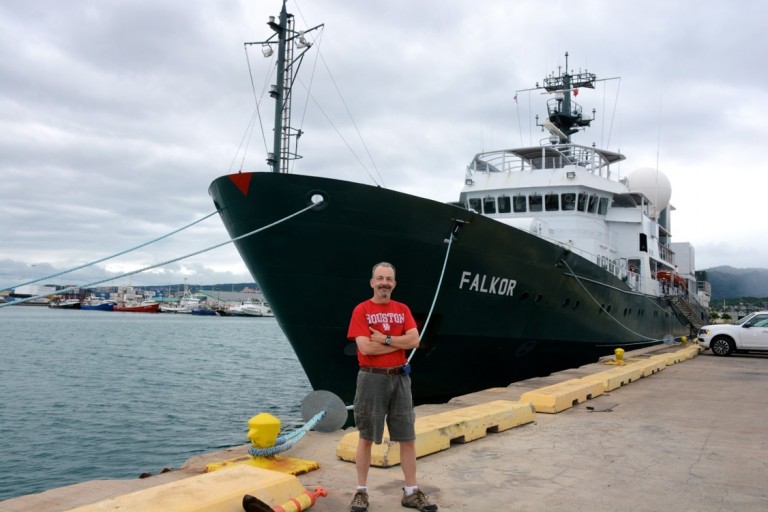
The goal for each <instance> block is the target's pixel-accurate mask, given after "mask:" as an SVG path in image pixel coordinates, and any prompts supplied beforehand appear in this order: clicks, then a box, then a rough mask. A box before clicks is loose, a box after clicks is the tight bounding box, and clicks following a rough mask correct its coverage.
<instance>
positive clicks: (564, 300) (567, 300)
mask: <svg viewBox="0 0 768 512" xmlns="http://www.w3.org/2000/svg"><path fill="white" fill-rule="evenodd" d="M570 302H571V299H569V298H568V297H566V298H565V299H563V303H562V304H561V306H562V307H566V306H567V305H568V304H569V303H570Z"/></svg>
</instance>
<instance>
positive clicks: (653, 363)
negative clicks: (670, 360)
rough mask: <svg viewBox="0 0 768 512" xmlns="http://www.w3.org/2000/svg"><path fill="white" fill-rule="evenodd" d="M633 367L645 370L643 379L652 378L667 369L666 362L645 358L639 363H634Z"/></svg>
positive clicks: (638, 361)
mask: <svg viewBox="0 0 768 512" xmlns="http://www.w3.org/2000/svg"><path fill="white" fill-rule="evenodd" d="M631 365H632V366H633V367H638V368H641V369H642V370H643V377H650V376H651V375H653V374H654V373H656V372H660V371H661V370H663V369H664V368H666V367H667V363H666V361H664V360H663V359H654V358H651V357H649V358H644V359H639V360H637V361H632V363H631Z"/></svg>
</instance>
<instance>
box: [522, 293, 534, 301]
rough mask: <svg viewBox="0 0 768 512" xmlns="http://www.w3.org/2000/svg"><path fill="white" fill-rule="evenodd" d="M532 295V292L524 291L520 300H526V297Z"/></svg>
mask: <svg viewBox="0 0 768 512" xmlns="http://www.w3.org/2000/svg"><path fill="white" fill-rule="evenodd" d="M530 296H531V294H530V293H528V292H523V293H521V294H520V300H521V301H524V300H525V299H527V298H528V297H530Z"/></svg>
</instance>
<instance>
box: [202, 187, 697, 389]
mask: <svg viewBox="0 0 768 512" xmlns="http://www.w3.org/2000/svg"><path fill="white" fill-rule="evenodd" d="M209 193H210V195H211V196H212V198H213V200H214V203H215V204H216V206H217V208H218V209H219V210H220V212H221V218H222V220H223V222H224V225H225V226H226V228H227V230H228V232H229V234H230V236H231V237H232V238H236V237H239V236H242V235H244V234H246V233H249V232H251V231H254V230H256V229H258V228H262V227H264V226H267V225H269V224H271V223H274V222H276V221H279V220H280V219H283V218H285V217H288V216H289V215H291V214H294V213H296V212H297V211H300V210H301V209H303V208H306V207H307V206H308V205H310V204H312V203H311V200H312V197H313V196H315V197H317V196H321V197H322V198H323V199H324V200H323V202H322V203H321V204H319V205H317V206H315V207H314V208H313V209H311V210H309V211H306V212H304V213H301V214H299V215H297V216H295V217H293V218H291V219H289V220H287V221H285V222H282V223H279V224H277V225H275V226H273V227H269V228H268V229H265V230H263V231H260V232H258V233H256V234H253V235H251V236H248V237H245V238H243V239H241V240H239V241H236V242H235V244H236V246H237V249H238V251H239V252H240V255H241V256H242V258H243V260H244V261H245V263H246V265H247V267H248V269H249V270H250V272H251V274H252V276H253V278H254V279H255V280H256V281H257V282H258V283H259V285H260V286H261V288H262V290H263V293H264V295H265V297H266V299H267V301H268V302H269V304H270V306H271V307H272V310H273V312H274V314H275V317H276V319H277V321H278V322H279V324H280V326H281V328H282V329H283V331H284V332H285V334H286V336H287V338H288V340H289V341H290V343H291V345H292V347H293V349H294V351H295V352H296V355H297V356H298V359H299V361H300V363H301V365H302V366H303V368H304V370H305V372H306V374H307V377H308V378H309V381H310V383H311V385H312V387H313V388H314V389H325V390H329V391H332V392H333V393H336V394H337V395H339V396H340V397H341V398H342V400H344V401H345V402H346V403H351V401H352V398H353V396H354V388H355V375H356V372H357V361H356V356H355V345H354V344H353V343H351V342H349V341H348V340H347V339H346V332H347V326H348V322H349V317H350V314H351V312H352V308H353V307H354V306H355V305H356V304H357V303H359V302H361V301H362V300H365V299H366V298H368V297H369V296H370V294H371V290H370V287H369V284H368V278H369V276H370V272H371V267H372V266H373V265H374V264H375V263H377V262H379V261H389V262H391V263H393V264H394V265H395V267H396V269H397V282H398V286H397V290H396V291H395V294H394V298H395V299H396V300H400V301H402V302H405V303H406V304H408V305H409V306H410V307H411V310H412V311H413V313H414V316H415V317H416V319H417V321H418V322H419V323H420V327H423V324H424V322H425V320H426V319H427V316H428V314H429V312H430V309H431V307H432V304H433V300H434V299H435V293H436V291H437V290H438V284H439V283H441V285H440V289H439V291H438V292H437V298H436V300H435V302H434V309H433V311H432V314H431V317H430V319H429V323H428V325H427V328H426V331H424V332H423V337H422V342H421V346H420V348H419V349H418V350H417V353H416V355H415V356H414V358H413V360H412V362H411V363H412V367H413V373H412V377H413V394H414V400H415V401H416V402H417V403H429V402H432V403H435V402H444V401H446V400H448V399H450V398H452V397H454V396H459V395H462V394H466V393H469V392H473V391H477V390H481V389H486V388H491V387H498V386H506V385H508V384H509V383H511V382H515V381H518V380H522V379H526V378H530V377H533V376H541V375H547V374H549V373H552V372H554V371H558V370H562V369H566V368H572V367H577V366H580V365H582V364H586V363H590V362H594V361H596V359H597V358H598V357H600V356H603V355H607V354H612V353H613V351H614V350H615V349H616V348H619V347H623V348H625V349H629V348H639V347H642V346H647V345H651V344H654V343H659V340H661V339H662V338H664V337H669V336H670V335H672V336H675V337H677V336H682V335H688V334H689V333H690V328H689V326H688V324H687V323H686V322H685V321H684V319H680V318H678V317H677V316H676V315H675V313H674V311H673V309H672V308H671V307H670V305H669V304H668V303H667V301H666V300H665V299H663V298H661V297H653V296H648V295H642V294H639V293H636V292H633V291H632V290H630V288H629V287H628V286H627V285H626V284H625V283H624V282H622V281H621V280H620V279H618V278H617V277H615V276H614V275H613V274H611V273H609V272H608V271H607V270H605V269H603V268H601V267H600V266H598V265H596V264H594V263H592V262H590V261H588V260H586V259H584V258H582V257H581V256H579V255H577V254H575V253H573V252H570V251H568V250H567V249H565V248H563V247H561V246H558V245H556V244H553V243H550V242H547V241H545V240H542V239H540V238H538V237H536V236H534V235H532V234H530V233H526V232H524V231H521V230H519V229H516V228H513V227H509V226H507V225H505V224H502V223H500V222H498V221H495V220H492V219H489V218H486V217H483V216H481V215H478V214H476V213H474V212H472V211H468V210H466V209H463V208H459V207H456V206H453V205H449V204H443V203H439V202H435V201H431V200H427V199H423V198H419V197H415V196H411V195H407V194H403V193H398V192H394V191H391V190H387V189H383V188H380V187H372V186H367V185H361V184H356V183H351V182H346V181H339V180H332V179H325V178H316V177H310V176H302V175H292V174H280V173H271V172H266V173H239V174H234V175H230V176H223V177H221V178H218V179H217V180H215V181H214V182H213V183H212V184H211V186H210V189H209ZM452 236H453V239H452V240H453V241H452V242H451V243H450V244H449V243H448V239H449V238H450V237H452ZM449 248H450V251H449ZM446 254H447V255H448V257H447V260H446ZM444 262H445V271H444V273H443V272H442V269H443V265H444ZM441 279H442V281H441Z"/></svg>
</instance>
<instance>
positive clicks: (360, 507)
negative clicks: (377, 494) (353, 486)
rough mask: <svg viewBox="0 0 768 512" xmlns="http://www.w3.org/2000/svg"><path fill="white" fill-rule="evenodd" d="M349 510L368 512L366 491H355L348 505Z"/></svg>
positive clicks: (350, 511) (352, 511)
mask: <svg viewBox="0 0 768 512" xmlns="http://www.w3.org/2000/svg"><path fill="white" fill-rule="evenodd" d="M349 512H368V493H367V492H365V491H357V492H356V493H355V495H354V496H353V497H352V504H351V505H350V506H349Z"/></svg>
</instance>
